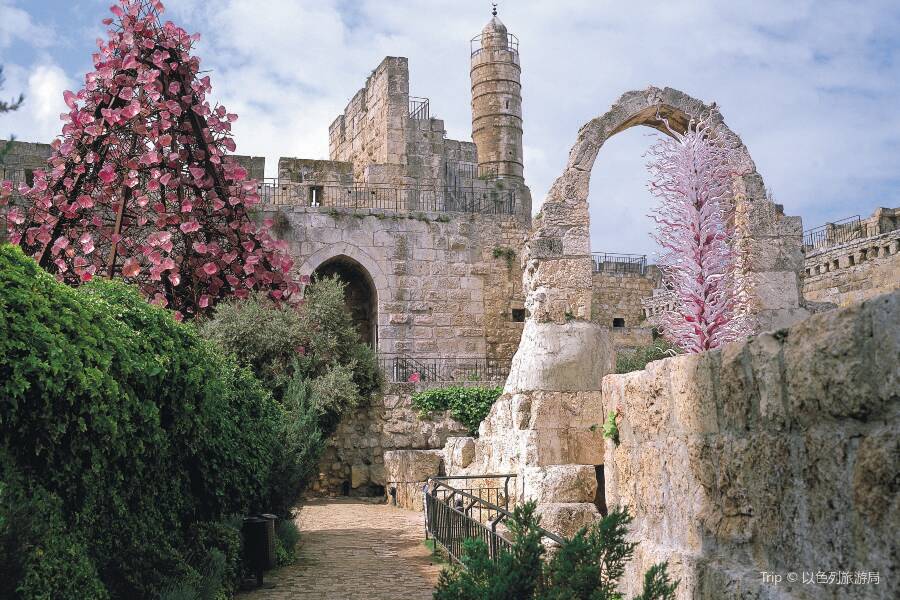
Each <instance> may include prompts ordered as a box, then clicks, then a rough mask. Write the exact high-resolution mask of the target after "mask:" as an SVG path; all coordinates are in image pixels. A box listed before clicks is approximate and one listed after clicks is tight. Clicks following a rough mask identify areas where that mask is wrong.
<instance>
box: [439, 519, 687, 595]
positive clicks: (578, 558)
mask: <svg viewBox="0 0 900 600" xmlns="http://www.w3.org/2000/svg"><path fill="white" fill-rule="evenodd" d="M631 520H632V518H631V516H630V515H629V514H628V511H627V509H622V510H618V509H617V510H614V511H613V512H611V513H610V514H609V515H608V516H606V517H604V518H603V519H602V520H600V521H598V522H596V523H594V524H593V525H592V526H591V527H590V528H582V529H581V530H580V531H579V532H578V533H577V534H575V536H574V537H573V538H572V539H571V540H569V541H568V543H566V544H564V545H562V547H560V548H559V550H558V551H557V552H556V553H554V554H553V556H552V557H550V559H549V560H545V558H544V556H545V553H546V548H545V547H544V545H543V544H541V533H540V530H539V525H540V517H539V516H538V515H537V514H536V512H535V504H534V503H533V502H529V503H526V504H525V505H522V506H518V507H516V509H515V511H514V512H513V519H512V521H511V522H510V524H509V529H510V533H511V534H512V548H511V550H509V551H501V553H500V555H499V556H498V558H497V562H496V563H495V562H494V561H492V560H491V558H490V556H489V554H488V548H487V545H486V544H485V543H484V541H482V540H467V541H466V542H465V544H464V551H463V557H462V564H463V567H464V568H460V567H456V566H454V567H452V568H451V569H449V570H445V571H443V572H441V574H440V579H439V580H438V586H437V589H436V590H435V592H434V598H435V600H619V599H621V596H620V595H619V594H618V592H617V591H616V588H617V586H618V582H619V579H620V578H621V577H622V574H623V573H624V571H625V564H626V563H627V562H628V561H629V560H630V559H631V557H632V556H633V554H634V548H635V546H636V544H634V543H630V542H627V541H626V534H627V531H628V524H629V523H631ZM677 586H678V582H677V581H676V582H674V583H672V582H670V580H669V576H668V573H667V571H666V565H665V564H664V563H663V564H658V565H655V566H653V567H652V568H651V569H650V570H649V571H648V572H647V574H646V576H645V579H644V591H643V593H642V594H641V595H640V596H639V597H638V598H636V599H635V600H674V598H675V588H676V587H677Z"/></svg>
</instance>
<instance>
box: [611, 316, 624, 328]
mask: <svg viewBox="0 0 900 600" xmlns="http://www.w3.org/2000/svg"><path fill="white" fill-rule="evenodd" d="M613 327H625V319H623V318H621V317H616V318H615V319H613Z"/></svg>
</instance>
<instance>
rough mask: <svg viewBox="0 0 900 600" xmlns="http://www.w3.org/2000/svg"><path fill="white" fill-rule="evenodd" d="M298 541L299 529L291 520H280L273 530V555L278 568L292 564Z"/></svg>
mask: <svg viewBox="0 0 900 600" xmlns="http://www.w3.org/2000/svg"><path fill="white" fill-rule="evenodd" d="M299 541H300V529H299V528H298V527H297V524H296V523H294V521H293V519H280V520H279V521H278V526H277V527H276V529H275V544H276V545H275V553H276V559H277V562H278V566H279V567H283V566H286V565H289V564H292V563H293V562H294V558H295V556H296V552H297V543H298V542H299Z"/></svg>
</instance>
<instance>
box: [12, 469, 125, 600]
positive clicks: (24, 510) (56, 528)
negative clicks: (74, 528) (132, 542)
mask: <svg viewBox="0 0 900 600" xmlns="http://www.w3.org/2000/svg"><path fill="white" fill-rule="evenodd" d="M0 469H2V476H3V481H2V483H0V487H2V489H0V598H15V597H19V598H29V599H30V598H51V597H57V598H85V599H92V600H93V599H96V600H101V599H106V598H108V597H109V595H108V594H107V592H106V588H105V587H104V586H103V584H102V583H101V581H100V578H99V576H98V574H97V569H96V566H95V564H94V562H93V560H92V559H91V557H90V556H89V555H88V551H87V543H86V540H85V539H84V537H83V536H81V535H79V534H78V533H70V532H69V531H67V530H66V527H65V523H64V521H63V514H62V502H61V501H60V499H59V497H58V496H56V495H54V494H51V493H49V492H47V491H46V490H45V489H43V488H41V487H36V488H32V489H28V490H26V489H25V485H26V482H25V481H24V480H23V478H22V477H21V475H20V474H19V473H17V472H15V471H14V468H13V467H12V465H11V464H10V463H9V461H8V460H3V461H2V466H0Z"/></svg>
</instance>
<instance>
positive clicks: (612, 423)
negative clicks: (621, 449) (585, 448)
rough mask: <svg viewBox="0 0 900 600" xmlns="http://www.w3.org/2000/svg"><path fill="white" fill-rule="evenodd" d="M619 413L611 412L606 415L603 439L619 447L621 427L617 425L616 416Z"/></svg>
mask: <svg viewBox="0 0 900 600" xmlns="http://www.w3.org/2000/svg"><path fill="white" fill-rule="evenodd" d="M617 414H618V412H617V411H615V410H611V411H609V412H608V413H607V414H606V421H605V422H604V423H603V437H604V438H605V439H607V440H612V441H613V443H614V444H615V445H616V446H618V445H619V426H618V425H616V416H617Z"/></svg>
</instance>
